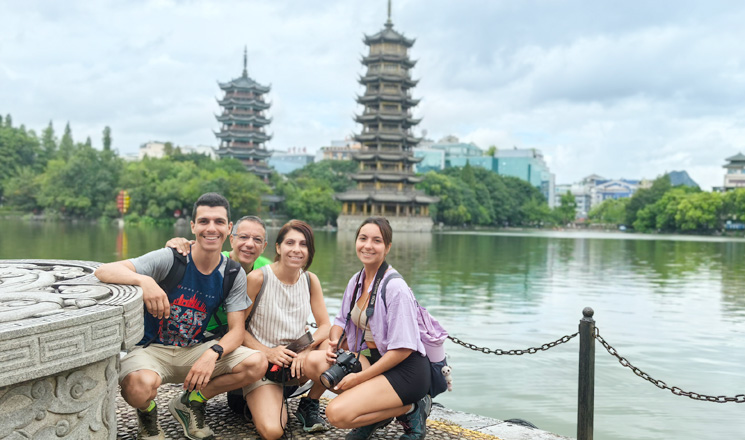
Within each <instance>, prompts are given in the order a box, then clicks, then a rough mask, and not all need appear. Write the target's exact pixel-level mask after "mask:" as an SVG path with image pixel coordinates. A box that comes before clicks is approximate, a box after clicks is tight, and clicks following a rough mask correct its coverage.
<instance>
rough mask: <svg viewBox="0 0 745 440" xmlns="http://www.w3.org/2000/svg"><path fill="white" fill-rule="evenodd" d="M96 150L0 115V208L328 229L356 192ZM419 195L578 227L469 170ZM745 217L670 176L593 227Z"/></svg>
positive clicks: (333, 176) (612, 203)
mask: <svg viewBox="0 0 745 440" xmlns="http://www.w3.org/2000/svg"><path fill="white" fill-rule="evenodd" d="M100 145H101V147H100V148H95V147H94V146H93V142H92V140H91V139H90V138H87V139H86V140H85V141H84V142H75V141H74V139H73V134H72V130H71V128H70V124H69V123H68V124H67V125H66V126H65V128H64V130H63V132H62V136H61V137H58V136H57V134H56V132H55V130H54V127H53V126H52V123H51V122H50V123H49V125H48V126H47V127H46V128H44V130H43V131H42V132H41V135H37V134H36V133H35V132H34V131H33V130H28V129H26V128H25V127H24V125H20V126H14V124H13V121H12V118H11V116H10V115H7V116H5V117H2V116H0V204H2V210H4V211H6V212H7V211H14V212H21V213H37V214H44V215H45V216H46V217H47V218H82V219H101V218H104V219H105V218H116V217H119V216H120V213H119V212H118V210H117V206H116V195H117V193H118V192H119V191H120V190H122V189H126V190H127V191H128V192H129V195H130V200H131V204H130V207H129V211H128V213H127V215H126V216H125V220H126V221H128V222H133V223H170V222H172V221H173V219H174V217H175V216H186V215H188V214H190V210H191V204H192V203H193V201H194V200H196V198H197V197H198V196H199V195H200V194H202V193H204V192H207V191H215V192H219V193H221V194H224V195H225V196H226V197H227V198H228V200H230V202H231V205H232V208H233V215H234V216H235V217H238V216H242V215H247V214H257V213H258V214H259V215H263V216H267V215H269V213H267V212H262V209H263V210H265V211H266V209H267V206H266V204H262V197H264V196H267V195H278V196H280V197H281V198H282V199H283V202H282V203H280V204H279V205H278V206H277V210H276V211H273V212H272V215H279V216H285V217H288V218H300V219H304V220H305V221H308V222H309V223H311V224H313V225H334V224H335V223H336V218H337V217H338V215H339V213H340V212H341V203H340V202H339V201H337V200H336V199H335V198H334V194H336V193H339V192H343V191H345V190H347V189H350V188H352V187H353V186H354V185H355V182H354V181H353V180H352V179H351V178H350V175H351V174H352V173H354V172H355V171H356V170H357V164H356V163H355V162H352V161H321V162H316V163H312V164H309V165H307V166H305V167H303V168H301V169H298V170H295V171H293V172H292V173H290V174H288V175H286V176H284V175H280V174H277V173H273V174H272V175H271V176H270V178H269V179H268V181H266V182H265V181H263V180H262V179H260V178H258V177H256V176H255V175H253V174H251V173H248V172H246V171H245V168H244V167H243V165H242V164H241V162H240V161H238V160H235V159H221V160H212V159H211V158H209V157H207V156H205V155H201V154H196V153H189V154H183V153H182V152H181V150H180V149H179V148H178V147H173V146H172V145H171V148H170V149H169V151H168V152H167V153H168V156H167V157H165V158H160V159H156V158H145V159H143V160H140V161H127V160H124V159H123V158H121V157H119V155H118V154H117V152H116V150H115V149H114V148H112V145H113V138H112V132H111V129H110V128H109V127H105V128H104V129H103V131H102V133H101V144H100ZM417 188H418V189H420V190H423V191H424V192H425V193H426V194H428V195H431V196H436V197H438V198H439V201H438V202H437V203H436V204H434V205H432V207H431V210H430V211H431V215H432V218H433V220H434V221H435V223H442V224H444V225H448V226H459V227H462V226H484V227H505V226H518V227H547V226H553V225H565V224H567V223H570V222H572V221H573V220H574V212H575V206H576V204H575V201H574V197H572V196H571V194H564V195H562V196H561V202H560V204H559V206H557V207H556V208H554V209H550V208H549V207H548V204H547V202H546V199H545V198H544V196H543V195H542V194H541V192H540V190H538V189H537V188H535V187H533V186H532V185H530V184H529V183H528V182H526V181H523V180H521V179H518V178H515V177H509V176H501V175H498V174H496V173H494V172H492V171H490V170H486V169H483V168H480V167H472V166H470V165H468V164H467V165H466V166H465V167H462V168H448V169H445V170H443V171H439V172H435V171H430V172H428V173H426V174H424V175H423V180H422V182H420V183H419V184H417ZM743 216H745V190H738V191H732V192H728V193H725V194H720V193H708V192H703V191H700V190H699V189H697V188H696V189H691V188H687V187H672V186H671V185H670V181H669V179H667V178H666V177H664V176H663V177H661V178H658V179H657V180H655V181H654V183H653V184H652V186H651V188H648V189H640V190H638V191H637V192H636V193H635V194H634V196H633V197H631V198H630V199H620V200H606V201H605V202H603V203H602V204H601V205H600V206H597V207H595V208H594V209H593V210H592V211H591V212H590V213H589V218H590V220H591V221H592V222H595V223H605V224H613V225H622V224H623V225H627V226H629V227H633V228H634V229H636V230H638V231H683V232H702V233H707V232H711V231H715V230H721V229H722V228H723V227H724V225H725V224H726V222H727V221H730V222H738V221H742V219H743Z"/></svg>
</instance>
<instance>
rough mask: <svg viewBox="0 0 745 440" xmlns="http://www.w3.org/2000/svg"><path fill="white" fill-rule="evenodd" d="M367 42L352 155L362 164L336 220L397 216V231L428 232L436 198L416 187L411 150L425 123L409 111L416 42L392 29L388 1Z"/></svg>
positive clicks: (343, 225) (346, 223)
mask: <svg viewBox="0 0 745 440" xmlns="http://www.w3.org/2000/svg"><path fill="white" fill-rule="evenodd" d="M364 42H365V44H366V45H367V46H369V48H370V49H369V54H368V55H367V56H365V57H363V59H362V65H363V66H366V68H367V72H366V73H365V75H364V76H361V77H360V78H359V82H360V84H362V85H363V86H365V93H364V94H363V95H362V96H357V102H358V103H359V104H361V105H363V106H364V107H365V109H364V111H363V112H362V114H360V115H357V116H355V121H356V122H358V123H360V124H362V127H363V128H362V131H361V132H360V133H359V134H356V135H355V136H354V139H355V140H356V141H357V142H360V143H361V144H362V149H361V150H360V151H359V152H356V153H354V154H353V155H352V159H353V160H355V161H356V162H357V163H358V164H359V170H358V172H357V173H354V174H352V176H351V178H352V180H354V181H355V182H356V183H357V185H356V188H355V189H352V190H349V191H347V192H344V193H340V194H337V195H336V198H337V200H339V201H341V202H342V214H341V215H340V216H339V219H338V221H337V224H338V226H339V228H340V229H348V228H351V227H356V225H355V222H357V220H358V217H359V216H361V215H384V216H386V217H389V220H395V219H398V221H397V222H396V224H397V225H399V226H396V229H397V230H418V231H422V230H429V229H431V227H432V219H431V218H430V217H429V204H431V203H436V202H437V201H438V199H437V198H436V197H430V196H427V195H426V194H424V192H422V191H419V190H416V189H414V185H415V184H417V183H419V182H421V181H422V178H421V177H418V176H416V175H415V174H414V164H416V163H418V162H420V161H421V159H419V158H415V157H414V156H413V153H412V151H411V149H412V147H414V146H416V145H417V144H418V143H419V141H420V140H421V138H418V137H416V136H414V135H413V133H412V131H411V128H412V127H414V126H416V125H417V124H419V122H420V121H421V120H420V119H417V118H414V117H412V115H411V108H412V107H415V106H416V105H417V104H419V100H418V99H414V98H412V96H411V92H410V89H411V88H412V87H414V86H415V85H416V84H417V81H416V80H413V79H411V73H410V72H409V70H410V69H411V68H412V67H414V65H415V64H416V62H414V61H412V60H410V59H409V56H408V49H409V48H410V47H411V46H412V45H413V44H414V40H413V39H408V38H406V37H404V36H403V35H402V34H400V33H398V32H396V31H395V30H394V29H393V23H391V20H390V2H389V4H388V21H387V22H386V24H385V28H384V29H383V30H382V31H380V32H378V33H377V34H375V35H371V36H369V35H366V36H365V39H364ZM358 224H359V223H358V222H357V225H358ZM391 224H392V225H393V224H394V221H392V223H391ZM399 227H402V229H399Z"/></svg>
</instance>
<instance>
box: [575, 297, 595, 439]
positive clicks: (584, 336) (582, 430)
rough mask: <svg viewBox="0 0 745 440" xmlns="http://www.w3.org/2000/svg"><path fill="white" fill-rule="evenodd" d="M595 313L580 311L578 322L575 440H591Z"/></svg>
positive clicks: (593, 407)
mask: <svg viewBox="0 0 745 440" xmlns="http://www.w3.org/2000/svg"><path fill="white" fill-rule="evenodd" d="M594 314H595V312H594V311H593V310H592V309H591V308H590V307H585V308H584V310H582V315H583V317H582V319H581V320H580V321H579V381H578V383H579V393H578V396H577V440H592V435H593V434H592V429H593V417H594V414H595V320H594V319H592V315H594Z"/></svg>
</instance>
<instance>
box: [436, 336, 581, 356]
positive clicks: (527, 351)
mask: <svg viewBox="0 0 745 440" xmlns="http://www.w3.org/2000/svg"><path fill="white" fill-rule="evenodd" d="M578 334H579V332H577V333H575V334H573V335H566V336H562V337H561V338H559V339H557V340H555V341H553V342H549V343H547V344H543V345H541V346H540V347H530V348H526V349H525V350H502V349H500V348H497V349H495V350H492V349H491V348H488V347H479V346H477V345H474V344H471V343H468V342H464V341H461V340H460V339H458V338H456V337H455V336H448V339H450V340H451V341H453V342H455V343H456V344H458V345H461V346H463V347H466V348H468V349H470V350H473V351H480V352H481V353H485V354H495V355H497V356H503V355H508V356H522V355H524V354H535V353H538V352H539V351H546V350H548V349H549V348H554V347H556V346H557V345H560V344H565V343H567V342H569V341H570V340H571V339H572V338H574V337H575V336H577V335H578Z"/></svg>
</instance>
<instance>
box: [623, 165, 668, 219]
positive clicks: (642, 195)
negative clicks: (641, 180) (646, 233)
mask: <svg viewBox="0 0 745 440" xmlns="http://www.w3.org/2000/svg"><path fill="white" fill-rule="evenodd" d="M670 188H672V185H671V184H670V177H668V176H667V175H663V176H660V177H658V178H656V179H655V180H654V182H652V186H651V187H650V188H641V189H638V190H637V191H636V192H635V193H634V195H633V196H631V200H630V201H629V203H628V205H626V222H627V224H632V225H634V224H636V216H637V213H638V212H639V211H640V210H641V209H643V208H644V207H645V206H648V205H652V204H654V203H655V202H657V201H658V200H660V199H661V198H662V196H663V195H664V194H665V193H666V192H667V191H669V190H670ZM643 223H645V224H646V223H647V222H646V221H645V222H643ZM634 228H636V226H634Z"/></svg>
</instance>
